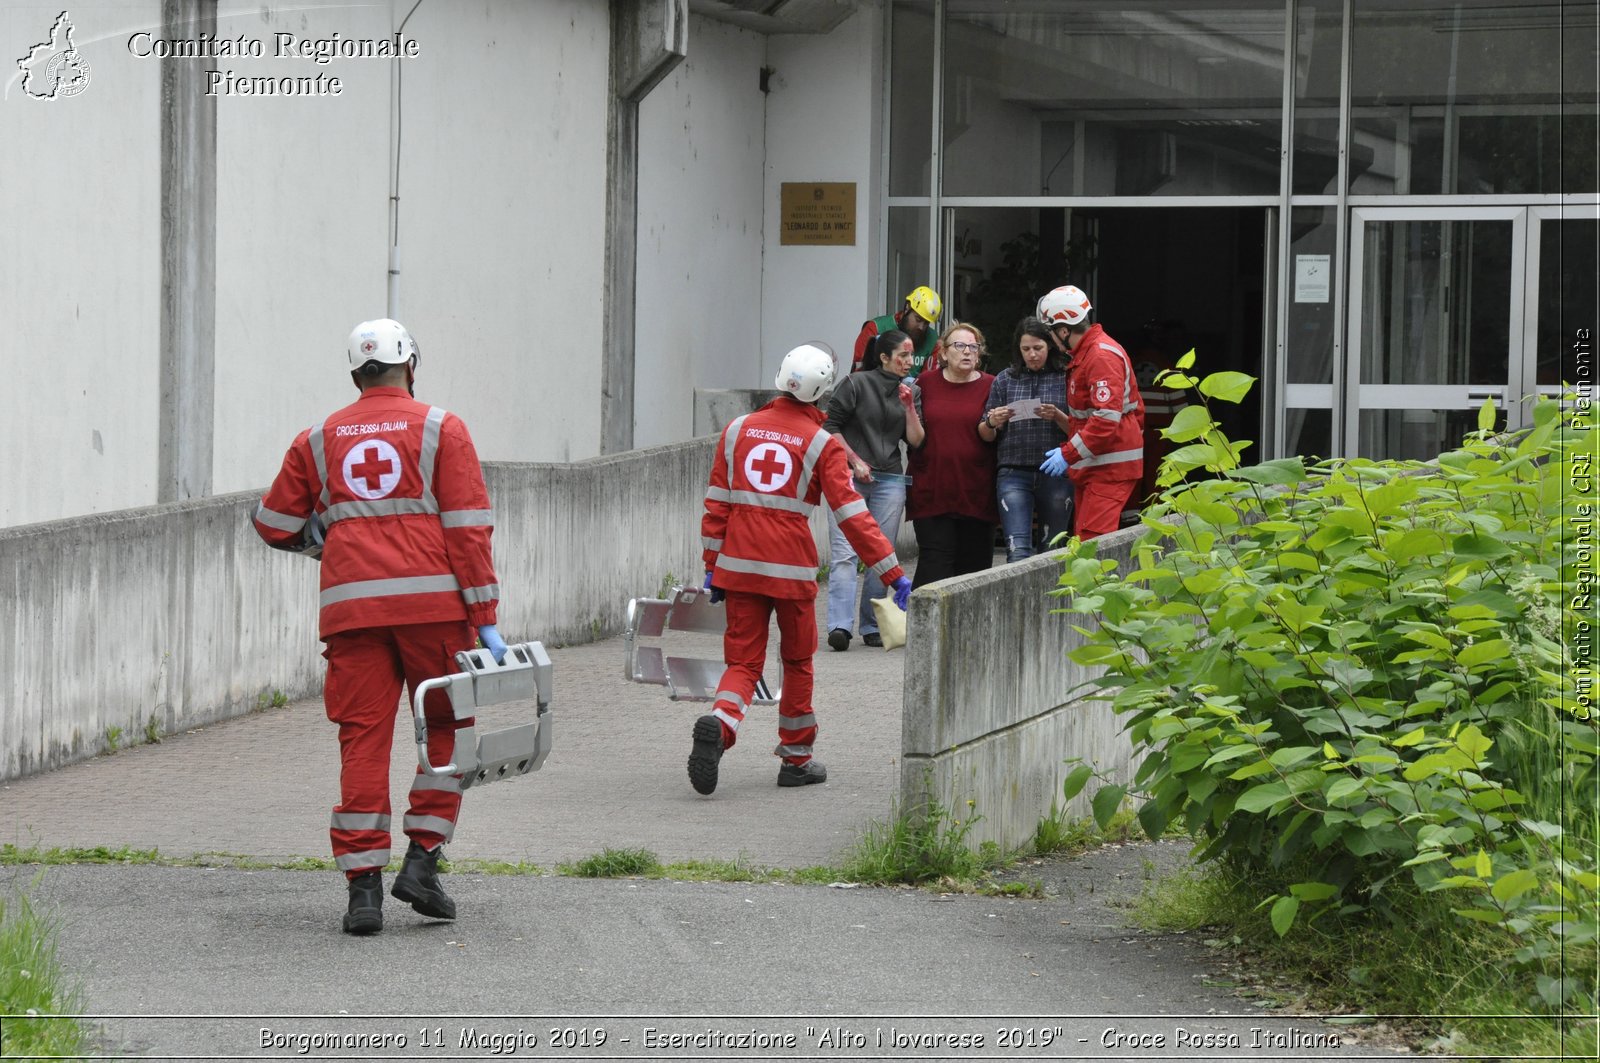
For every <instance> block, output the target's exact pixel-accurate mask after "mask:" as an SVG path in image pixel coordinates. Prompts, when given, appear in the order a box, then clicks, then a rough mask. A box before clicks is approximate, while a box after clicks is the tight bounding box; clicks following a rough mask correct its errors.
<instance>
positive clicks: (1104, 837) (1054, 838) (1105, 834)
mask: <svg viewBox="0 0 1600 1063" xmlns="http://www.w3.org/2000/svg"><path fill="white" fill-rule="evenodd" d="M1143 837H1144V831H1143V830H1142V829H1141V828H1140V826H1139V820H1138V817H1136V816H1135V815H1134V814H1133V812H1132V810H1130V809H1126V808H1123V809H1119V810H1118V811H1117V813H1116V814H1115V815H1113V816H1112V817H1111V819H1110V821H1109V822H1107V823H1106V825H1105V828H1104V829H1101V827H1100V826H1099V824H1097V823H1095V821H1094V819H1093V818H1092V817H1085V818H1083V819H1068V818H1067V817H1066V814H1065V811H1064V810H1063V811H1057V810H1056V808H1055V807H1054V806H1053V805H1052V806H1051V809H1050V814H1049V815H1047V816H1045V817H1044V818H1043V819H1041V820H1039V825H1038V826H1037V827H1035V828H1034V830H1033V851H1034V852H1035V853H1037V854H1039V855H1040V856H1046V855H1049V854H1051V853H1066V854H1069V855H1070V854H1077V853H1082V852H1087V851H1088V850H1090V849H1097V848H1099V847H1100V846H1102V845H1105V844H1107V843H1108V842H1126V841H1132V840H1134V839H1135V838H1141V839H1142V838H1143Z"/></svg>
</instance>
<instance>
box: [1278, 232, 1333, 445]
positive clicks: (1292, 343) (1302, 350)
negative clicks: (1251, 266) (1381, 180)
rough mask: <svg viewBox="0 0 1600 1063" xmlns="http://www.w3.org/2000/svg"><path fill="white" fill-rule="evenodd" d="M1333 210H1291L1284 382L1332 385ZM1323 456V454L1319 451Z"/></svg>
mask: <svg viewBox="0 0 1600 1063" xmlns="http://www.w3.org/2000/svg"><path fill="white" fill-rule="evenodd" d="M1336 214H1337V210H1336V208H1334V207H1295V208H1294V210H1293V211H1292V212H1291V217H1292V219H1293V221H1292V222H1291V228H1290V230H1289V261H1290V263H1291V270H1290V274H1289V276H1288V278H1286V281H1285V283H1287V284H1288V285H1289V286H1290V287H1289V323H1288V328H1287V329H1285V331H1284V357H1285V360H1286V361H1287V363H1288V365H1287V370H1286V372H1287V380H1288V382H1289V383H1291V384H1331V383H1333V326H1334V314H1335V309H1334V304H1333V273H1334V270H1336V269H1337V268H1338V265H1339V264H1338V263H1337V262H1335V261H1334V247H1335V239H1336V237H1337V235H1338V234H1337V227H1336V225H1335V223H1334V218H1335V215H1336ZM1322 453H1327V452H1326V451H1323V452H1322Z"/></svg>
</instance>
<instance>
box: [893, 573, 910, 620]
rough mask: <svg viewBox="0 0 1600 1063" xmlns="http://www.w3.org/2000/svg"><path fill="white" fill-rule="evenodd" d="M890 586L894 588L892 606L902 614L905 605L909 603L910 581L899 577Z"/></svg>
mask: <svg viewBox="0 0 1600 1063" xmlns="http://www.w3.org/2000/svg"><path fill="white" fill-rule="evenodd" d="M890 586H891V587H893V588H894V604H895V605H896V606H898V607H899V609H900V611H901V612H904V611H905V608H906V603H908V602H910V601H911V581H910V580H908V579H906V578H905V577H904V576H901V577H900V578H899V579H897V580H895V581H894V582H893V583H892V584H890Z"/></svg>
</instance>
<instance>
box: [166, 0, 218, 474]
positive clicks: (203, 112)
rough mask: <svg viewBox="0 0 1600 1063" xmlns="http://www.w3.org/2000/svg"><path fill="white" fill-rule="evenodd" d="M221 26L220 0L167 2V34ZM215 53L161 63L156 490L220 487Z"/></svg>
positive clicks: (209, 31) (179, 35)
mask: <svg viewBox="0 0 1600 1063" xmlns="http://www.w3.org/2000/svg"><path fill="white" fill-rule="evenodd" d="M216 32H217V0H163V2H162V5H161V36H163V37H167V38H183V39H194V38H196V37H198V36H199V35H200V34H201V33H207V34H215V33H216ZM216 65H217V62H216V60H215V59H165V60H162V63H161V428H160V465H159V480H158V484H157V492H156V497H157V500H158V501H161V502H177V501H182V500H183V499H187V498H200V497H204V496H206V495H209V494H210V493H211V466H212V443H213V435H214V407H215V396H214V394H213V389H214V387H215V378H216V347H215V343H214V340H215V329H216V280H217V264H216V248H217V101H216V98H215V97H210V96H207V95H205V80H206V73H207V71H210V70H214V69H216Z"/></svg>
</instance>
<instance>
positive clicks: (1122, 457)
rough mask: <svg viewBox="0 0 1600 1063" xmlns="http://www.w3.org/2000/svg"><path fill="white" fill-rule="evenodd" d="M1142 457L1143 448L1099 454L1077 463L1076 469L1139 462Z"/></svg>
mask: <svg viewBox="0 0 1600 1063" xmlns="http://www.w3.org/2000/svg"><path fill="white" fill-rule="evenodd" d="M1143 457H1144V448H1143V447H1139V448H1137V449H1135V450H1113V451H1112V452H1111V453H1109V454H1101V455H1100V456H1099V457H1094V458H1084V459H1083V460H1082V461H1080V462H1078V463H1077V466H1076V467H1077V468H1080V469H1087V468H1088V467H1089V466H1091V465H1119V464H1121V463H1122V462H1125V461H1139V460H1141V459H1142V458H1143Z"/></svg>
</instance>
